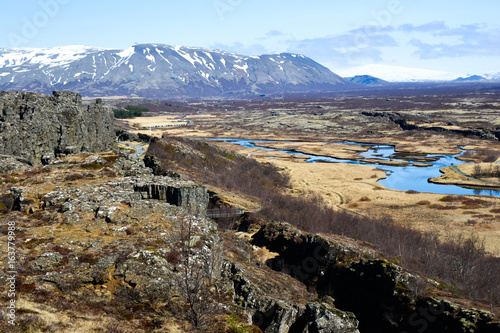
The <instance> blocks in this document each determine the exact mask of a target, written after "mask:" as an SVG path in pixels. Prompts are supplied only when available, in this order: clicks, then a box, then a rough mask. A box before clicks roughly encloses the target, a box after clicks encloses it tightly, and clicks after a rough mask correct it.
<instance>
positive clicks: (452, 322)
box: [253, 222, 498, 333]
mask: <svg viewBox="0 0 500 333" xmlns="http://www.w3.org/2000/svg"><path fill="white" fill-rule="evenodd" d="M253 244H255V245H258V246H264V247H266V248H268V249H269V250H270V251H273V252H277V253H279V256H276V257H275V258H273V259H269V260H268V261H267V264H268V265H269V266H270V267H271V268H273V269H274V270H277V271H281V272H284V273H287V274H289V275H291V276H293V277H294V278H296V279H298V280H299V281H302V282H303V283H304V284H306V285H307V286H308V289H309V290H315V291H316V292H317V293H318V295H326V296H330V297H332V298H333V299H335V307H336V308H338V309H341V310H342V311H349V312H352V313H354V315H355V316H356V319H357V320H359V322H360V325H359V329H360V331H361V332H374V333H375V332H394V333H396V332H408V333H409V332H493V331H494V328H496V327H498V323H493V322H492V321H493V314H491V313H489V312H486V311H481V310H477V309H464V308H461V307H460V306H457V305H454V304H452V303H450V302H448V301H445V300H438V299H435V298H432V297H427V296H420V295H418V294H416V293H415V292H414V291H413V290H412V288H411V281H412V279H413V276H412V275H411V274H409V273H408V272H405V271H404V270H403V269H402V268H401V267H400V266H398V265H395V264H393V263H390V262H388V261H386V260H381V259H369V258H370V257H376V256H374V254H376V253H373V251H372V250H370V249H369V248H366V247H365V248H363V247H362V246H359V247H358V246H356V245H355V243H352V242H351V244H346V243H343V242H342V241H341V240H339V239H335V238H333V236H330V237H326V236H321V235H313V234H307V233H303V232H301V231H299V230H297V229H296V228H294V227H293V226H291V225H289V224H287V223H276V222H271V223H267V224H265V225H264V226H262V227H261V228H260V230H259V231H257V233H256V234H255V235H254V236H253ZM367 250H368V251H367ZM370 252H372V253H370ZM319 309H321V307H318V306H317V305H315V306H314V307H313V308H311V305H309V308H308V311H306V314H311V313H316V314H317V313H319V312H320V310H319ZM330 312H331V311H330ZM323 316H324V315H323ZM328 316H331V315H330V314H329V315H328ZM315 317H318V315H316V316H315ZM320 318H322V316H320ZM314 322H316V321H314ZM331 322H332V320H328V323H331ZM319 324H321V323H320V322H318V323H317V324H314V325H319ZM308 325H311V323H310V324H308ZM309 332H323V331H321V330H317V329H315V330H312V331H309ZM325 332H326V331H325ZM339 332H340V331H339ZM341 332H343V331H341Z"/></svg>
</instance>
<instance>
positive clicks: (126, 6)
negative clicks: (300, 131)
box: [0, 0, 500, 74]
mask: <svg viewBox="0 0 500 333" xmlns="http://www.w3.org/2000/svg"><path fill="white" fill-rule="evenodd" d="M499 13H500V1H498V0H477V1H470V0H453V1H450V0H432V1H430V0H419V1H415V0H356V1H350V2H348V1H337V0H310V1H296V0H287V1H283V0H272V1H271V0H266V1H264V0H183V1H180V0H177V1H168V0H166V1H165V0H164V1H160V0H141V1H136V0H129V1H127V0H121V1H117V0H99V1H96V0H23V1H4V2H3V3H2V5H1V11H0V29H1V31H2V33H1V34H0V47H4V48H9V47H17V46H19V47H40V48H43V47H52V46H63V45H76V44H78V45H90V46H100V47H107V48H120V49H124V48H127V47H129V46H131V45H133V44H134V43H150V42H151V43H160V44H174V45H184V46H201V47H210V48H219V49H225V50H229V51H233V52H237V53H241V54H245V55H255V54H263V53H277V52H294V53H301V54H304V55H306V56H309V57H311V58H313V59H314V60H316V61H318V62H320V63H322V64H324V65H326V66H328V67H330V68H331V69H332V70H333V71H342V70H345V69H348V68H352V67H356V66H360V65H366V64H384V65H391V66H405V67H416V68H425V69H433V70H441V71H449V72H455V73H459V74H483V73H485V72H500V20H499V19H498V14H499Z"/></svg>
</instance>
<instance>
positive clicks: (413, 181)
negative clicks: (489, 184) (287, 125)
mask: <svg viewBox="0 0 500 333" xmlns="http://www.w3.org/2000/svg"><path fill="white" fill-rule="evenodd" d="M211 140H214V141H224V142H228V143H232V144H237V145H240V146H243V147H249V148H258V149H261V150H268V151H279V152H284V153H288V154H291V155H296V156H303V157H308V159H307V160H306V162H310V163H318V162H328V163H348V164H363V165H369V166H373V167H377V168H379V169H382V170H384V171H385V172H386V174H387V178H386V179H382V180H380V181H379V183H380V184H382V185H384V186H386V187H388V188H391V189H394V190H400V191H408V190H414V191H418V192H430V193H439V194H457V195H471V194H472V195H491V196H500V191H494V190H477V189H467V188H464V187H460V186H455V185H439V184H432V183H429V182H428V179H429V178H434V177H438V176H439V175H440V174H441V173H440V172H439V169H441V168H444V167H447V166H450V165H458V164H462V163H464V162H463V161H460V160H457V159H456V158H457V157H458V156H460V154H457V155H426V156H425V157H431V158H434V159H436V161H431V162H425V163H430V164H432V166H429V167H416V166H414V165H413V163H419V162H418V161H412V160H411V157H407V158H405V159H400V158H397V154H396V152H395V151H394V147H393V146H388V145H377V144H364V143H356V142H339V143H343V144H353V145H363V146H370V147H371V148H370V149H369V150H368V151H367V152H365V153H359V155H361V156H363V157H366V158H377V159H384V160H391V159H392V160H393V161H408V162H409V163H410V164H409V165H408V166H404V167H398V166H386V165H380V164H377V163H366V162H363V161H360V160H343V159H338V158H332V157H327V156H312V155H307V154H302V153H297V152H294V151H290V150H281V149H272V148H262V147H258V146H256V145H255V143H257V144H258V143H262V142H273V141H264V140H262V141H259V140H245V139H211ZM295 143H296V144H298V145H299V144H300V142H295Z"/></svg>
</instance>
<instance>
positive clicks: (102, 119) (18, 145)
mask: <svg viewBox="0 0 500 333" xmlns="http://www.w3.org/2000/svg"><path fill="white" fill-rule="evenodd" d="M0 111H1V113H0V154H5V155H13V156H15V157H16V158H17V159H19V160H21V161H23V162H28V163H30V164H40V163H42V160H45V161H46V160H47V158H44V156H46V157H47V156H50V155H51V154H55V155H58V154H72V153H80V152H100V151H106V150H110V149H111V148H112V146H113V142H114V136H115V131H114V117H113V112H112V111H111V109H109V108H108V107H106V106H104V105H102V104H101V101H100V100H97V101H96V103H94V104H91V105H89V106H84V105H83V104H82V100H81V96H80V95H79V94H74V93H72V92H68V91H55V92H54V93H53V96H47V95H41V94H36V93H29V92H2V93H0Z"/></svg>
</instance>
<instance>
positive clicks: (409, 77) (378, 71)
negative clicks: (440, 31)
mask: <svg viewBox="0 0 500 333" xmlns="http://www.w3.org/2000/svg"><path fill="white" fill-rule="evenodd" d="M339 73H340V74H341V75H342V76H343V77H354V76H356V75H371V76H374V77H377V78H380V79H382V80H385V81H388V82H422V81H451V80H455V79H456V78H458V77H459V76H460V75H458V74H456V73H450V72H443V71H436V70H430V69H422V68H412V67H401V66H388V65H381V64H370V65H364V66H358V67H354V68H350V69H348V70H344V71H339Z"/></svg>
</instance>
